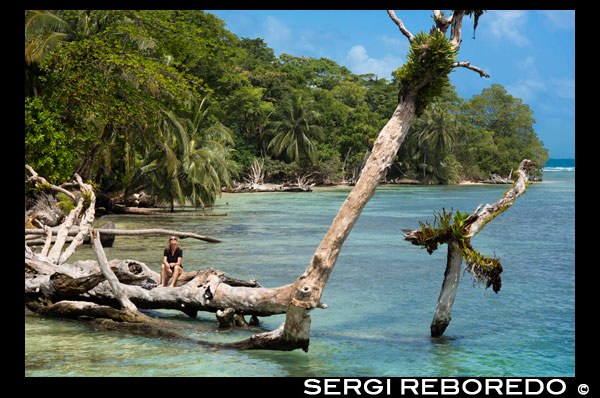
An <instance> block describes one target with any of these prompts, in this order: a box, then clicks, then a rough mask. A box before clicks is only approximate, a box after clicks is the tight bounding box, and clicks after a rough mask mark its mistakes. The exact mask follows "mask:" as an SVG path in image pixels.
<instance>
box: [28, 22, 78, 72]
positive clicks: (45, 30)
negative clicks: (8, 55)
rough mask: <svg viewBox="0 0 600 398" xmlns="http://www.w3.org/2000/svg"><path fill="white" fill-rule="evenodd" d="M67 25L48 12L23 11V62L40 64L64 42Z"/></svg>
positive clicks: (67, 35) (66, 34) (66, 35)
mask: <svg viewBox="0 0 600 398" xmlns="http://www.w3.org/2000/svg"><path fill="white" fill-rule="evenodd" d="M67 29H68V24H67V23H66V22H65V21H64V20H63V19H62V18H60V17H59V16H58V15H56V14H54V13H52V12H50V11H40V10H26V11H25V62H26V63H27V64H33V63H40V62H41V61H42V60H43V59H44V58H45V57H46V56H47V55H48V53H50V52H51V51H52V49H54V48H55V47H56V46H57V45H58V44H59V43H60V42H61V41H63V40H66V39H67V38H68V37H69V34H68V33H67V32H66V31H67Z"/></svg>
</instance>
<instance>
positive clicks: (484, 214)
mask: <svg viewBox="0 0 600 398" xmlns="http://www.w3.org/2000/svg"><path fill="white" fill-rule="evenodd" d="M534 166H535V164H534V163H533V162H532V161H531V160H528V159H524V160H523V161H522V162H521V164H520V165H519V168H518V169H517V171H516V173H517V177H516V178H515V182H514V183H513V185H512V187H511V188H510V189H509V190H507V191H506V192H505V193H504V194H503V195H502V197H501V198H500V199H499V200H498V201H497V202H496V203H494V204H492V205H489V204H487V205H485V206H484V207H483V209H482V210H481V212H480V213H479V214H477V217H476V219H475V220H474V221H473V223H472V224H471V225H470V226H469V229H468V234H467V237H469V238H472V237H473V236H475V235H476V234H477V233H478V232H479V231H481V229H482V228H483V227H484V226H485V224H487V223H488V222H489V221H491V220H493V219H494V218H495V217H496V216H497V215H498V214H500V213H502V212H504V211H505V210H506V209H508V208H509V207H511V206H512V205H513V203H514V202H515V200H516V199H517V198H518V197H519V196H521V195H523V194H524V193H525V191H527V183H528V175H529V171H530V170H531V169H532V168H533V167H534ZM480 206H481V205H480ZM478 209H479V207H478Z"/></svg>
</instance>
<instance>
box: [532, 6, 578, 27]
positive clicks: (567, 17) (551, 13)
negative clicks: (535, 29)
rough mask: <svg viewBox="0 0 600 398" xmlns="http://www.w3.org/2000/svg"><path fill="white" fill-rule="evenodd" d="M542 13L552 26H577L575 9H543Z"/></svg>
mask: <svg viewBox="0 0 600 398" xmlns="http://www.w3.org/2000/svg"><path fill="white" fill-rule="evenodd" d="M540 13H541V14H542V15H543V16H545V17H546V18H548V21H549V22H550V23H551V24H552V26H554V27H556V28H559V29H573V28H574V27H575V10H543V11H540Z"/></svg>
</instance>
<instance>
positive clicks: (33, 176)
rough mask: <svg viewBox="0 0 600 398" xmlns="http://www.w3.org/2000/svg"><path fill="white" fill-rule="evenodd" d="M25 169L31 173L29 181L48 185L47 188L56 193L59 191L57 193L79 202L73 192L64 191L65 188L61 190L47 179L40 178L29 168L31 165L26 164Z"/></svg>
mask: <svg viewBox="0 0 600 398" xmlns="http://www.w3.org/2000/svg"><path fill="white" fill-rule="evenodd" d="M25 168H26V169H27V170H28V171H29V172H30V173H31V177H29V178H28V179H27V181H36V182H40V183H42V184H44V185H47V186H49V187H50V188H51V189H53V190H54V191H57V192H62V193H64V194H65V195H67V196H68V197H69V198H71V199H73V200H77V199H76V198H75V195H73V194H72V193H71V192H69V191H67V190H66V189H64V188H61V187H58V186H56V185H53V184H50V183H49V182H48V181H46V179H45V178H44V177H40V176H39V175H38V173H36V172H35V170H33V169H32V168H31V166H29V165H27V164H26V165H25Z"/></svg>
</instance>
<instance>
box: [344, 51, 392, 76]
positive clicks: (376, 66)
mask: <svg viewBox="0 0 600 398" xmlns="http://www.w3.org/2000/svg"><path fill="white" fill-rule="evenodd" d="M346 60H347V62H348V68H350V70H351V71H352V72H353V73H356V74H357V75H360V74H365V73H375V74H376V75H377V76H378V77H379V78H385V79H391V75H392V71H394V70H396V69H398V67H399V66H401V65H402V64H403V63H404V62H403V60H402V58H401V57H398V56H394V55H391V54H387V55H386V56H384V57H383V58H379V59H378V58H372V57H370V56H369V54H368V53H367V50H366V49H365V48H364V47H363V46H361V45H360V44H359V45H356V46H353V47H352V48H351V49H350V50H349V51H348V53H347V54H346Z"/></svg>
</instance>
